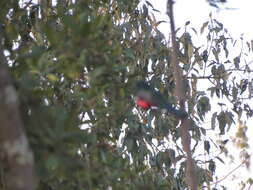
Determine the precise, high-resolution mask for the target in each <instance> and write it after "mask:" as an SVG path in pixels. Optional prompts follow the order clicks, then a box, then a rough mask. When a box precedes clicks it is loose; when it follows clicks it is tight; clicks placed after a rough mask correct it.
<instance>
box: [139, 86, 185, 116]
mask: <svg viewBox="0 0 253 190" xmlns="http://www.w3.org/2000/svg"><path fill="white" fill-rule="evenodd" d="M136 88H137V89H136V104H137V105H138V106H139V107H141V108H143V109H149V108H150V107H158V108H160V109H165V110H166V111H167V112H169V113H170V114H172V115H174V116H176V117H178V118H181V119H183V118H185V117H187V115H188V114H187V113H186V112H185V111H183V110H179V109H176V108H175V107H173V106H172V104H171V103H169V102H168V101H167V100H166V99H165V98H164V97H163V96H162V95H161V93H160V92H158V91H156V90H155V89H154V88H153V87H151V86H150V85H149V84H148V83H146V82H144V81H139V82H137V85H136Z"/></svg>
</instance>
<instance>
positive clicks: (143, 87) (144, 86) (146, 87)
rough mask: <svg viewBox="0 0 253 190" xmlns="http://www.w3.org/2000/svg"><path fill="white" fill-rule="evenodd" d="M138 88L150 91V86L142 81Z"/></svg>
mask: <svg viewBox="0 0 253 190" xmlns="http://www.w3.org/2000/svg"><path fill="white" fill-rule="evenodd" d="M136 87H137V89H148V88H149V85H148V83H147V82H145V81H143V80H142V81H138V82H137V84H136Z"/></svg>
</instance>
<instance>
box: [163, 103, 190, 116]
mask: <svg viewBox="0 0 253 190" xmlns="http://www.w3.org/2000/svg"><path fill="white" fill-rule="evenodd" d="M165 108H166V110H167V111H168V112H169V113H171V114H173V115H174V116H176V117H177V118H180V119H184V118H186V117H187V115H188V114H187V112H185V111H184V110H180V109H177V108H175V107H172V105H170V104H166V107H165Z"/></svg>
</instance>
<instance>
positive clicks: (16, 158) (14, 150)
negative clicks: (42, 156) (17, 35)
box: [0, 34, 35, 190]
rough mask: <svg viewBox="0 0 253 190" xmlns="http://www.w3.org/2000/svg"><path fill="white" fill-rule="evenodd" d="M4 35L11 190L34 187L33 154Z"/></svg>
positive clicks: (1, 75)
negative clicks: (8, 59) (10, 71)
mask: <svg viewBox="0 0 253 190" xmlns="http://www.w3.org/2000/svg"><path fill="white" fill-rule="evenodd" d="M2 42H3V38H2V36H1V34H0V146H1V150H3V152H2V153H1V154H2V155H4V157H5V158H6V160H7V161H6V163H4V164H6V165H7V168H8V171H7V174H6V175H5V179H6V181H5V185H6V189H8V190H34V189H35V172H34V160H33V154H32V152H31V150H30V148H29V146H28V141H27V138H26V135H25V132H24V129H23V124H22V121H21V118H20V114H19V109H18V98H17V93H16V90H15V88H14V87H13V85H12V81H11V76H10V74H9V72H8V65H7V60H6V57H5V55H4V48H3V45H2V44H3V43H2Z"/></svg>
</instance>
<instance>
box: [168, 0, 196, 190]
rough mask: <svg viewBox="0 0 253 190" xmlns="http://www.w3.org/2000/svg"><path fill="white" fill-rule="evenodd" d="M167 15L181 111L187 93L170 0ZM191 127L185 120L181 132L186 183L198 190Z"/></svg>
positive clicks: (176, 88) (187, 120)
mask: <svg viewBox="0 0 253 190" xmlns="http://www.w3.org/2000/svg"><path fill="white" fill-rule="evenodd" d="M167 14H168V16H169V19H170V27H171V39H172V49H173V51H172V55H171V59H172V60H171V64H172V67H173V71H174V72H173V74H174V79H175V83H176V87H175V92H176V96H177V97H178V99H179V104H180V107H181V109H185V101H186V99H185V92H184V88H183V74H182V70H181V68H180V67H179V62H178V59H177V51H178V44H177V42H176V32H175V24H174V14H173V0H168V2H167ZM190 125H191V121H190V120H189V118H185V119H183V120H182V122H181V126H180V132H181V143H182V146H183V150H184V151H185V152H186V157H187V160H186V174H185V175H186V183H187V185H188V187H189V189H190V190H197V176H196V167H195V161H194V159H193V158H192V153H191V136H190V133H189V127H190Z"/></svg>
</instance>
